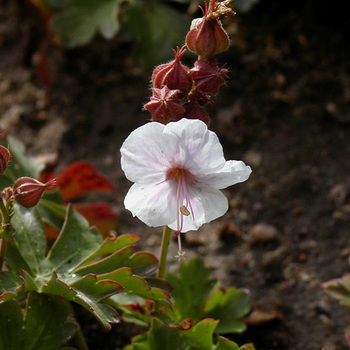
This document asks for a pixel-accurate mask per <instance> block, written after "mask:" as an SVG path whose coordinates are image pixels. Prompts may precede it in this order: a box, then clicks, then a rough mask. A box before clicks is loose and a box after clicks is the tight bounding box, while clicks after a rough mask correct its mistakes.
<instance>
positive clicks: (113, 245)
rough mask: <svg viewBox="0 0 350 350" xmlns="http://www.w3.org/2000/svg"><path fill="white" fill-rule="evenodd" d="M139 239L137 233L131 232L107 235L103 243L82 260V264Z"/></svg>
mask: <svg viewBox="0 0 350 350" xmlns="http://www.w3.org/2000/svg"><path fill="white" fill-rule="evenodd" d="M139 240H140V237H139V236H137V235H133V234H124V235H120V236H109V237H107V238H106V239H105V240H104V241H103V243H102V244H101V245H100V246H99V248H98V249H97V250H96V251H94V252H93V253H92V254H91V255H89V256H88V257H87V258H86V259H85V260H84V265H86V263H88V262H90V261H91V260H93V259H95V258H98V257H101V256H104V255H108V254H112V253H114V252H116V251H117V250H120V249H122V248H125V247H127V246H130V245H132V244H134V243H136V242H138V241H139Z"/></svg>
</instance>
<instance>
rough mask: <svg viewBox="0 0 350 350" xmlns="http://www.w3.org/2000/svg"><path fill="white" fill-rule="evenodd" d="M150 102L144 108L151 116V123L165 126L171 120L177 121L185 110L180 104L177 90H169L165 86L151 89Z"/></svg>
mask: <svg viewBox="0 0 350 350" xmlns="http://www.w3.org/2000/svg"><path fill="white" fill-rule="evenodd" d="M152 91H153V96H152V97H151V101H150V102H148V103H146V104H145V106H144V108H145V109H147V111H149V112H150V113H151V114H152V120H153V121H159V122H161V123H164V124H167V123H168V122H170V121H171V120H179V119H181V117H182V116H183V115H184V114H185V108H184V107H183V106H182V105H181V104H180V99H179V97H178V94H179V90H170V89H169V88H168V87H167V86H164V87H163V88H161V89H157V88H153V89H152Z"/></svg>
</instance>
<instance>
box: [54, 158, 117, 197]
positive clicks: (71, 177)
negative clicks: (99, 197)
mask: <svg viewBox="0 0 350 350" xmlns="http://www.w3.org/2000/svg"><path fill="white" fill-rule="evenodd" d="M57 184H58V186H59V187H60V189H61V191H62V196H63V199H64V200H65V201H68V200H70V199H72V198H75V197H77V196H79V195H82V194H85V193H88V192H93V191H103V192H114V191H116V188H115V187H114V185H113V184H112V183H111V182H110V181H109V180H107V179H106V178H105V177H104V176H103V175H102V174H100V173H98V172H97V171H96V169H95V168H94V167H93V166H92V165H90V164H89V163H87V162H85V161H77V162H75V163H73V164H71V165H69V166H68V167H67V168H66V169H64V170H63V171H62V172H61V173H60V174H59V175H58V176H57Z"/></svg>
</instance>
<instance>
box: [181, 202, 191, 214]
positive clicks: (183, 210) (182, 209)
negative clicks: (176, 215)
mask: <svg viewBox="0 0 350 350" xmlns="http://www.w3.org/2000/svg"><path fill="white" fill-rule="evenodd" d="M180 212H181V214H183V215H185V216H189V215H190V214H191V213H190V212H189V210H188V209H187V208H186V207H185V206H184V205H183V206H182V207H180Z"/></svg>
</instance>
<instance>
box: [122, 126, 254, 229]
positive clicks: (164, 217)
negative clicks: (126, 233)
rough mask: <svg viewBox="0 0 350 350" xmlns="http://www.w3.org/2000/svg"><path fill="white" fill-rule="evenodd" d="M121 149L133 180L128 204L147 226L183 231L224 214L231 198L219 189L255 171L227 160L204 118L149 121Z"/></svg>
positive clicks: (124, 168) (127, 173) (126, 199)
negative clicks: (161, 121) (203, 120)
mask: <svg viewBox="0 0 350 350" xmlns="http://www.w3.org/2000/svg"><path fill="white" fill-rule="evenodd" d="M120 151H121V166H122V169H123V170H124V172H125V175H126V177H127V178H128V179H129V180H130V181H132V182H134V184H133V185H132V186H131V188H130V190H129V192H128V193H127V195H126V197H125V200H124V204H125V208H126V209H128V210H130V211H131V213H132V214H133V216H137V217H138V218H139V219H140V220H141V221H143V222H144V223H145V224H146V225H148V226H154V227H156V226H164V225H168V226H169V227H170V228H171V229H172V230H174V231H176V232H177V233H178V234H179V233H180V232H187V231H190V230H197V229H198V228H199V227H200V226H201V225H203V224H204V223H207V222H210V221H212V220H214V219H216V218H218V217H220V216H222V215H224V214H225V213H226V211H227V209H228V201H227V199H226V197H225V196H224V195H223V194H222V192H221V191H220V190H221V189H224V188H226V187H228V186H231V185H234V184H236V183H239V182H243V181H245V180H247V179H248V177H249V175H250V173H251V169H250V167H249V166H247V165H245V164H244V163H243V162H242V161H236V160H229V161H226V160H225V158H224V154H223V150H222V147H221V144H220V142H219V140H218V137H217V136H216V134H215V133H214V132H212V131H210V130H208V128H207V126H206V124H205V123H203V122H202V121H200V120H192V119H191V120H190V119H181V120H180V121H177V122H171V123H169V124H167V125H163V124H160V123H157V122H150V123H147V124H145V125H143V126H141V127H139V128H138V129H136V130H135V131H133V132H132V133H131V134H130V135H129V137H128V138H127V139H126V140H125V142H124V143H123V145H122V147H121V150H120Z"/></svg>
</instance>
